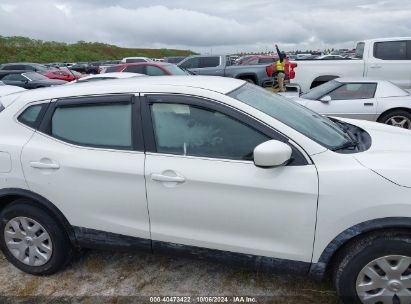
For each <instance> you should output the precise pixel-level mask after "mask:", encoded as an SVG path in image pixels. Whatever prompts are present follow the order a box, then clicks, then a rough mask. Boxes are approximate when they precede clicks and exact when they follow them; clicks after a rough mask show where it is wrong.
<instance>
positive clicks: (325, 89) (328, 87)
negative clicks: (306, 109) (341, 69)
mask: <svg viewBox="0 0 411 304" xmlns="http://www.w3.org/2000/svg"><path fill="white" fill-rule="evenodd" d="M340 86H342V83H341V82H338V81H335V80H331V81H328V82H326V83H323V84H321V85H319V86H317V87H315V88H312V89H311V90H310V91H308V92H307V93H306V94H303V95H301V97H302V98H304V99H311V100H318V99H320V98H321V97H323V96H324V95H327V94H328V93H329V92H331V91H334V90H335V89H336V88H338V87H340Z"/></svg>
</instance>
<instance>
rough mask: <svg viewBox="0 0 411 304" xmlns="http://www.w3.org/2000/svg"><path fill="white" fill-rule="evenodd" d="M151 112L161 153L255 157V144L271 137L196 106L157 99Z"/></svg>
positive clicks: (223, 115) (211, 156) (248, 158)
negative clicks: (160, 101)
mask: <svg viewBox="0 0 411 304" xmlns="http://www.w3.org/2000/svg"><path fill="white" fill-rule="evenodd" d="M151 115H152V120H153V128H154V134H155V140H156V145H157V152H159V153H167V154H177V155H188V156H199V157H209V158H222V159H234V160H252V159H253V151H254V148H255V147H256V146H258V145H259V144H261V143H263V142H265V141H267V140H269V139H270V138H268V137H267V136H265V135H263V134H261V133H260V132H258V131H256V130H254V129H252V128H250V127H249V126H247V125H245V124H243V123H241V122H239V121H237V120H235V119H233V118H231V117H229V116H227V115H225V114H222V113H219V112H216V111H213V110H208V109H204V108H199V107H195V106H189V105H183V104H173V103H154V104H152V105H151Z"/></svg>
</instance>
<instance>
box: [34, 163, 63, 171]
mask: <svg viewBox="0 0 411 304" xmlns="http://www.w3.org/2000/svg"><path fill="white" fill-rule="evenodd" d="M30 167H32V168H35V169H54V170H57V169H60V165H59V164H56V163H53V162H50V163H48V162H47V163H46V162H42V161H39V162H30Z"/></svg>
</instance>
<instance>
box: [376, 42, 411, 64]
mask: <svg viewBox="0 0 411 304" xmlns="http://www.w3.org/2000/svg"><path fill="white" fill-rule="evenodd" d="M374 57H375V58H379V59H382V60H411V57H408V58H407V41H386V42H376V43H375V44H374Z"/></svg>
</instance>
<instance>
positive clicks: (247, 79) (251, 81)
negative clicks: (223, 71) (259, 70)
mask: <svg viewBox="0 0 411 304" xmlns="http://www.w3.org/2000/svg"><path fill="white" fill-rule="evenodd" d="M243 80H244V81H247V82H249V83H252V84H255V81H254V79H252V78H243Z"/></svg>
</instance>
